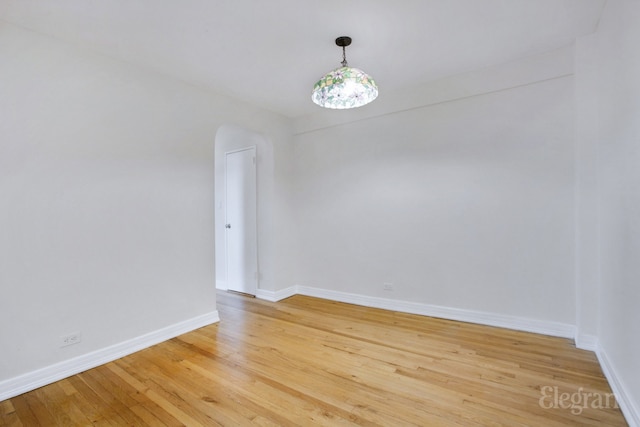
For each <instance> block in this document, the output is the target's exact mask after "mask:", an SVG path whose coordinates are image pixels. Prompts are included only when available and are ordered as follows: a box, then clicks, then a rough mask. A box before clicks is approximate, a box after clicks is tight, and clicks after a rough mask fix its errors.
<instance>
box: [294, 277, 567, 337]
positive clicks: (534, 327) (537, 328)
mask: <svg viewBox="0 0 640 427" xmlns="http://www.w3.org/2000/svg"><path fill="white" fill-rule="evenodd" d="M297 290H298V293H299V294H301V295H308V296H312V297H318V298H325V299H329V300H333V301H340V302H346V303H350V304H357V305H363V306H366V307H375V308H382V309H385V310H392V311H400V312H403V313H411V314H420V315H423V316H431V317H439V318H442V319H449V320H457V321H460V322H470V323H478V324H480V325H488V326H497V327H500V328H508V329H515V330H518V331H525V332H533V333H537V334H544V335H551V336H555V337H563V338H573V337H574V335H575V327H574V326H573V325H569V324H566V323H559V322H551V321H545V320H536V319H528V318H524V317H516V316H509V315H504V314H496V313H488V312H483V311H474V310H465V309H460V308H451V307H442V306H438V305H431V304H423V303H416V302H410V301H400V300H391V299H387V298H378V297H371V296H366V295H359V294H350V293H346V292H339V291H331V290H326V289H319V288H312V287H308V286H297Z"/></svg>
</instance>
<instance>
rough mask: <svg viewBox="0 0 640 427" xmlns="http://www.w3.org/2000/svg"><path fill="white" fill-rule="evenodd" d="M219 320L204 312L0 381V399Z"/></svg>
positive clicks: (8, 397)
mask: <svg viewBox="0 0 640 427" xmlns="http://www.w3.org/2000/svg"><path fill="white" fill-rule="evenodd" d="M219 321H220V316H219V315H218V311H217V310H216V311H212V312H210V313H206V314H203V315H201V316H197V317H194V318H191V319H188V320H185V321H182V322H179V323H176V324H173V325H170V326H167V327H166V328H163V329H159V330H157V331H153V332H150V333H148V334H145V335H141V336H139V337H136V338H132V339H130V340H127V341H123V342H121V343H118V344H115V345H112V346H109V347H105V348H103V349H100V350H96V351H92V352H90V353H87V354H83V355H81V356H78V357H74V358H72V359H68V360H64V361H62V362H59V363H56V364H53V365H49V366H46V367H44V368H41V369H38V370H35V371H31V372H28V373H26V374H23V375H20V376H17V377H14V378H10V379H8V380H5V381H2V382H0V401H3V400H6V399H10V398H12V397H14V396H18V395H19V394H22V393H26V392H28V391H31V390H34V389H36V388H38V387H42V386H45V385H47V384H51V383H53V382H55V381H59V380H61V379H63V378H67V377H69V376H71V375H75V374H79V373H80V372H84V371H86V370H87V369H91V368H95V367H96V366H100V365H103V364H105V363H108V362H111V361H113V360H116V359H119V358H121V357H124V356H127V355H129V354H132V353H135V352H136V351H140V350H142V349H144V348H147V347H150V346H152V345H155V344H158V343H161V342H163V341H166V340H168V339H171V338H174V337H177V336H178V335H182V334H184V333H187V332H190V331H193V330H195V329H198V328H201V327H203V326H207V325H210V324H212V323H217V322H219Z"/></svg>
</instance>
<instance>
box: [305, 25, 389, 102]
mask: <svg viewBox="0 0 640 427" xmlns="http://www.w3.org/2000/svg"><path fill="white" fill-rule="evenodd" d="M350 44H351V37H347V36H342V37H338V38H337V39H336V45H338V46H339V47H341V48H342V67H340V68H336V69H335V70H333V71H330V72H329V73H327V74H326V75H325V76H324V77H322V78H321V79H320V80H319V81H318V83H316V84H315V85H314V86H313V93H312V94H311V99H312V100H313V102H314V103H316V104H318V105H319V106H321V107H324V108H334V109H346V108H356V107H360V106H362V105H365V104H368V103H370V102H371V101H373V100H374V99H376V97H377V96H378V86H377V85H376V82H375V81H374V80H373V79H372V78H371V77H370V76H369V75H368V74H367V73H365V72H364V71H362V70H360V69H358V68H352V67H349V65H348V64H347V55H346V52H345V48H346V47H347V46H349V45H350Z"/></svg>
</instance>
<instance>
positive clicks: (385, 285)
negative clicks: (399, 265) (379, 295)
mask: <svg viewBox="0 0 640 427" xmlns="http://www.w3.org/2000/svg"><path fill="white" fill-rule="evenodd" d="M382 288H383V289H384V290H385V291H392V290H393V283H390V282H385V283H383V284H382Z"/></svg>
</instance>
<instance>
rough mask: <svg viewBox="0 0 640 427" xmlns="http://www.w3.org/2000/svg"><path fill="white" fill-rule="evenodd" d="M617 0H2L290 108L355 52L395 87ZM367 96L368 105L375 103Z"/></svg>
mask: <svg viewBox="0 0 640 427" xmlns="http://www.w3.org/2000/svg"><path fill="white" fill-rule="evenodd" d="M604 2H605V0H394V1H392V0H340V1H338V0H322V1H319V0H315V1H313V0H269V1H267V0H181V1H169V0H57V1H52V0H0V18H1V19H3V20H4V21H6V22H9V23H13V24H17V25H20V26H22V27H25V28H28V29H32V30H35V31H38V32H41V33H44V34H48V35H52V36H54V37H56V38H59V39H62V40H65V41H69V42H71V43H77V44H81V45H83V46H86V47H89V48H91V49H94V50H97V51H99V52H101V53H104V54H106V55H109V56H112V57H115V58H119V59H123V60H126V61H129V62H134V63H138V64H141V65H142V66H145V67H149V68H153V69H156V70H158V71H160V72H162V73H165V74H168V75H172V76H175V77H177V78H180V79H182V80H184V81H188V82H191V83H193V84H196V85H199V86H201V87H206V88H209V89H212V90H214V91H216V92H220V93H224V94H227V95H231V96H234V97H236V98H240V99H243V100H245V101H248V102H251V103H253V104H256V105H258V106H261V107H264V108H267V109H270V110H272V111H276V112H279V113H282V114H284V115H286V116H289V117H300V116H302V115H307V114H312V113H313V112H315V111H317V109H319V108H320V107H317V106H315V105H314V104H313V103H312V102H311V99H310V97H311V94H310V92H311V88H312V86H313V84H314V83H315V82H316V81H317V80H318V79H319V78H320V77H321V76H322V75H323V74H324V73H326V72H327V71H329V70H331V69H333V68H336V67H338V66H339V63H340V60H341V59H342V58H341V56H342V52H341V50H340V48H338V47H336V46H335V44H334V40H335V38H336V37H337V36H341V35H348V36H351V37H352V38H353V44H352V45H351V46H350V47H349V48H347V59H348V60H349V64H350V65H351V66H354V67H358V68H361V69H363V70H365V71H366V72H367V73H369V74H371V76H372V77H374V78H375V79H376V81H377V82H378V85H379V87H380V91H381V92H382V91H394V90H401V89H404V88H407V87H409V86H411V85H415V84H421V83H426V82H428V81H431V80H434V79H438V78H442V77H445V76H448V75H452V74H457V73H461V72H464V71H468V70H472V69H477V68H482V67H486V66H489V65H494V64H497V63H502V62H507V61H510V60H513V59H517V58H522V57H526V56H529V55H533V54H536V53H540V52H544V51H548V50H552V49H555V48H559V47H563V46H566V45H568V44H570V43H571V42H572V41H573V40H574V39H575V37H576V36H580V35H584V34H588V33H591V32H593V31H595V29H596V27H597V24H598V19H599V17H600V14H601V11H602V7H603V5H604ZM363 108H366V107H363Z"/></svg>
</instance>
